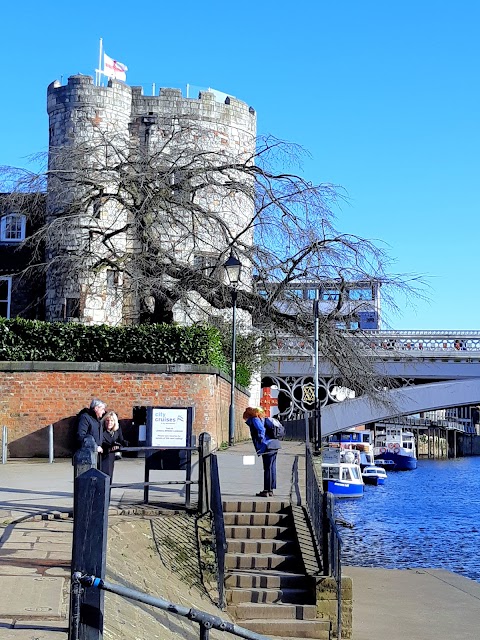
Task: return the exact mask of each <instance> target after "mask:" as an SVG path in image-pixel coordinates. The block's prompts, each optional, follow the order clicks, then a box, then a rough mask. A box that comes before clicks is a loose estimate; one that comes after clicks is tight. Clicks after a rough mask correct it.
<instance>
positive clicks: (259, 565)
mask: <svg viewBox="0 0 480 640" xmlns="http://www.w3.org/2000/svg"><path fill="white" fill-rule="evenodd" d="M301 564H302V563H301V561H300V560H299V559H298V558H297V556H295V555H293V554H291V555H271V554H268V553H253V554H251V555H248V556H247V555H244V554H236V553H226V554H225V568H226V569H227V570H228V569H254V570H255V569H256V570H258V569H277V570H281V571H288V570H289V569H291V570H292V571H295V570H297V571H298V569H299V568H303V566H302V567H299V565H301Z"/></svg>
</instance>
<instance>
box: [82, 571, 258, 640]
mask: <svg viewBox="0 0 480 640" xmlns="http://www.w3.org/2000/svg"><path fill="white" fill-rule="evenodd" d="M89 588H90V589H99V590H102V591H108V592H110V593H115V594H116V595H118V596H122V597H124V598H129V599H130V600H135V601H136V602H143V603H144V604H149V605H151V606H152V607H156V608H157V609H162V610H163V611H166V612H168V613H170V614H172V615H176V616H182V617H184V618H188V619H189V620H191V621H192V622H195V623H196V624H198V625H199V626H200V640H208V638H209V635H210V629H218V630H219V631H226V632H227V633H230V634H232V635H234V636H238V637H239V638H246V639H247V640H270V639H269V638H267V636H263V635H260V634H258V633H255V632H254V631H250V630H249V629H244V628H243V627H239V626H238V625H236V624H234V623H233V622H229V621H228V620H222V618H219V617H218V616H214V615H212V614H210V613H207V612H206V611H201V610H199V609H194V608H193V607H185V606H183V605H180V604H175V603H173V602H168V600H163V599H162V598H155V597H154V596H151V595H149V594H148V593H142V592H141V591H136V590H134V589H130V588H129V587H122V586H121V585H118V584H112V583H111V582H107V581H106V580H102V578H98V577H96V576H91V575H85V574H82V573H81V572H75V573H74V574H73V575H72V620H71V629H70V640H81V633H80V629H81V624H80V621H81V601H82V598H83V595H84V594H83V592H84V590H86V589H89Z"/></svg>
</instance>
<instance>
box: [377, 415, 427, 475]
mask: <svg viewBox="0 0 480 640" xmlns="http://www.w3.org/2000/svg"><path fill="white" fill-rule="evenodd" d="M374 445H375V446H374V448H373V455H374V457H375V464H376V465H377V466H379V465H380V462H379V461H380V460H382V461H383V462H384V463H385V462H386V461H387V460H390V461H391V462H393V463H394V464H395V467H394V468H395V470H396V471H410V470H412V469H416V468H417V454H416V449H415V436H414V435H413V433H412V432H411V431H407V430H406V429H403V428H402V427H401V426H400V425H398V424H391V425H386V426H385V428H380V429H378V430H377V432H376V434H375V442H374ZM382 466H385V465H384V464H382Z"/></svg>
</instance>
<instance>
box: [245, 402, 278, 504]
mask: <svg viewBox="0 0 480 640" xmlns="http://www.w3.org/2000/svg"><path fill="white" fill-rule="evenodd" d="M243 419H244V420H245V422H246V423H247V424H248V426H249V427H250V435H251V436H252V442H253V446H254V447H255V451H256V452H257V455H259V456H262V462H263V491H260V492H259V493H257V496H260V497H262V498H267V497H268V496H273V490H274V489H276V488H277V453H278V450H279V449H280V448H281V445H280V440H277V439H276V438H271V437H269V436H268V434H267V433H266V431H265V412H264V411H263V409H260V408H258V407H247V408H246V409H245V413H244V414H243Z"/></svg>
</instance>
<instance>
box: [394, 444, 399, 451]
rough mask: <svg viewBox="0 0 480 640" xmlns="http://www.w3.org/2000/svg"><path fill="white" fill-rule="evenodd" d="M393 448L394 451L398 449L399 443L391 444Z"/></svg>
mask: <svg viewBox="0 0 480 640" xmlns="http://www.w3.org/2000/svg"><path fill="white" fill-rule="evenodd" d="M393 448H394V451H400V445H399V444H398V442H397V443H395V444H394V445H393Z"/></svg>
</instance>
